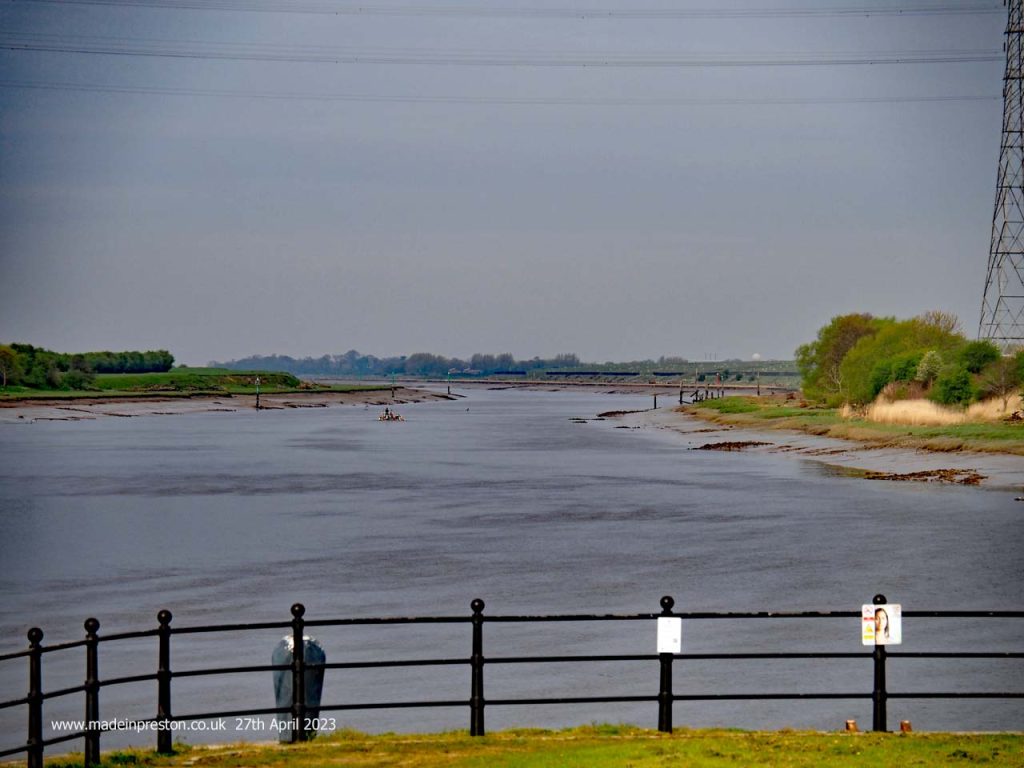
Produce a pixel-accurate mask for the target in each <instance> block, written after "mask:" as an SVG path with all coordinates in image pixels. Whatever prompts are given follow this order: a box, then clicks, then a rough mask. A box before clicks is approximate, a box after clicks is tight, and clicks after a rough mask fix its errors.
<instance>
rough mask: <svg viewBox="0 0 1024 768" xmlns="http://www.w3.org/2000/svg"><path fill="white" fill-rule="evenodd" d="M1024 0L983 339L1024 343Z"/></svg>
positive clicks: (1016, 28) (1013, 24) (1013, 29)
mask: <svg viewBox="0 0 1024 768" xmlns="http://www.w3.org/2000/svg"><path fill="white" fill-rule="evenodd" d="M1022 3H1024V0H1009V13H1008V15H1007V21H1006V41H1005V43H1004V48H1005V49H1006V73H1005V75H1004V76H1003V138H1002V143H1001V145H1000V151H999V175H998V177H997V180H996V206H995V212H994V213H993V214H992V241H991V245H990V247H989V255H988V271H987V274H986V275H985V292H984V294H983V296H982V299H981V324H980V325H979V326H978V338H979V339H990V340H991V341H993V342H994V343H995V344H996V345H998V346H999V347H1001V348H1002V349H1003V351H1008V350H1009V349H1010V348H1011V347H1018V346H1021V345H1024V82H1022V80H1021V78H1022V77H1024V8H1022Z"/></svg>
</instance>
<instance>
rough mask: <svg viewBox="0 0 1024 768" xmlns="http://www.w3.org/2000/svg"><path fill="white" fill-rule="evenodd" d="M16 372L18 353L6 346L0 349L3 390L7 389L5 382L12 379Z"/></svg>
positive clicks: (0, 373)
mask: <svg viewBox="0 0 1024 768" xmlns="http://www.w3.org/2000/svg"><path fill="white" fill-rule="evenodd" d="M18 370H19V368H18V353H17V352H15V351H14V350H13V349H11V348H10V347H9V346H7V345H4V346H2V347H0V376H2V377H3V386H4V389H7V380H8V379H14V378H15V377H16V376H17V373H18Z"/></svg>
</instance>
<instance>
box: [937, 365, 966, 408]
mask: <svg viewBox="0 0 1024 768" xmlns="http://www.w3.org/2000/svg"><path fill="white" fill-rule="evenodd" d="M976 397H977V390H976V389H975V387H974V382H972V381H971V374H970V373H969V372H968V371H967V369H966V368H965V367H963V366H956V367H953V368H948V369H946V370H944V371H943V372H942V373H941V374H939V377H938V378H937V379H936V380H935V388H934V389H933V390H932V399H933V400H934V401H935V402H937V403H942V404H943V405H967V404H968V403H970V402H971V401H972V400H974V399H975V398H976Z"/></svg>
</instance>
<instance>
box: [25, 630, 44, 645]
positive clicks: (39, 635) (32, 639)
mask: <svg viewBox="0 0 1024 768" xmlns="http://www.w3.org/2000/svg"><path fill="white" fill-rule="evenodd" d="M42 641H43V630H41V629H40V628H39V627H32V629H30V630H29V631H28V642H29V645H31V646H32V647H33V648H36V647H38V646H39V644H40V643H41V642H42Z"/></svg>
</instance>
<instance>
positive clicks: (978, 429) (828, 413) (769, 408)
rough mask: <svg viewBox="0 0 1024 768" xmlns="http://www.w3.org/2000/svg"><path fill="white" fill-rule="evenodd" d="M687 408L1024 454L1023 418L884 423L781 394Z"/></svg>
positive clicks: (831, 432)
mask: <svg viewBox="0 0 1024 768" xmlns="http://www.w3.org/2000/svg"><path fill="white" fill-rule="evenodd" d="M787 403H788V401H787ZM683 410H684V411H686V412H687V413H690V414H692V415H694V416H697V417H699V418H703V419H707V420H709V421H714V422H718V423H721V424H730V425H733V426H738V427H748V428H751V429H791V430H797V431H800V432H807V433H809V434H813V435H821V436H825V437H837V438H842V439H847V440H858V441H861V442H867V443H872V444H874V445H876V446H887V447H888V446H893V447H906V448H921V449H925V450H931V451H958V450H967V451H985V452H990V453H1013V454H1019V455H1024V424H1022V423H1020V422H976V423H972V424H953V425H949V426H942V427H923V426H911V425H903V424H880V423H877V422H873V421H866V420H864V419H846V418H843V417H842V416H841V415H840V414H839V411H838V409H836V408H824V407H817V406H809V405H793V404H780V402H779V400H778V398H771V397H768V398H757V397H726V398H722V399H721V400H705V401H703V402H700V403H697V404H695V405H691V406H684V407H683Z"/></svg>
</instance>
